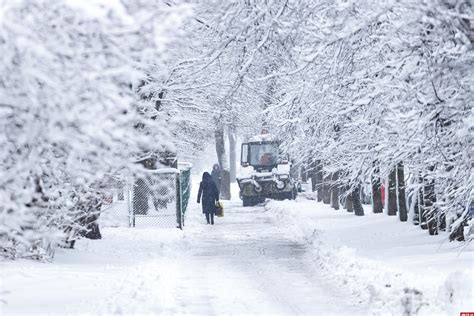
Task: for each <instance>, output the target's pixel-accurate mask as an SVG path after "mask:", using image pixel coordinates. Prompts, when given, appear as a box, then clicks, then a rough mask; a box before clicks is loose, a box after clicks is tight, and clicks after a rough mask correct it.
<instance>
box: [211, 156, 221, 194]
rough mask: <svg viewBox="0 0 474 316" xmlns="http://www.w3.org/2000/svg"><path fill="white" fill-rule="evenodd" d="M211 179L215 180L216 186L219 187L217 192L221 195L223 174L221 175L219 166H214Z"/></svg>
mask: <svg viewBox="0 0 474 316" xmlns="http://www.w3.org/2000/svg"><path fill="white" fill-rule="evenodd" d="M211 177H212V180H214V183H215V184H216V187H217V192H219V193H220V191H221V181H222V173H221V167H220V166H219V164H217V163H216V164H214V166H213V167H212V172H211ZM219 195H220V194H219Z"/></svg>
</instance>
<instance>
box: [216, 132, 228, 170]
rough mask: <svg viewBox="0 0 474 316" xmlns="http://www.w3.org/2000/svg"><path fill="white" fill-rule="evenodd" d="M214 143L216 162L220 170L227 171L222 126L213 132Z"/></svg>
mask: <svg viewBox="0 0 474 316" xmlns="http://www.w3.org/2000/svg"><path fill="white" fill-rule="evenodd" d="M214 136H215V142H216V153H217V161H218V162H219V166H220V167H221V170H223V169H227V160H226V155H225V141H224V128H223V127H222V126H220V127H218V128H217V129H216V131H215V134H214Z"/></svg>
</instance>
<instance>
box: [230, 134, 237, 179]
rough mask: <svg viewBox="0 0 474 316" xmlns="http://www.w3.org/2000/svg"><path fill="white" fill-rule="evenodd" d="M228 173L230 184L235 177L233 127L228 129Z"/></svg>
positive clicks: (235, 159)
mask: <svg viewBox="0 0 474 316" xmlns="http://www.w3.org/2000/svg"><path fill="white" fill-rule="evenodd" d="M228 137H229V165H230V166H229V172H230V182H235V177H236V165H237V154H236V151H235V147H236V139H235V127H233V126H230V127H229V135H228Z"/></svg>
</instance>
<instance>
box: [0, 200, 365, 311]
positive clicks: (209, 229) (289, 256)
mask: <svg viewBox="0 0 474 316" xmlns="http://www.w3.org/2000/svg"><path fill="white" fill-rule="evenodd" d="M236 203H237V202H235V203H234V202H230V204H228V205H227V207H226V216H225V217H224V218H221V219H217V223H216V225H214V226H207V225H204V224H203V219H202V218H201V214H198V213H199V211H198V210H197V209H196V208H195V207H193V209H192V210H191V211H192V213H193V214H190V216H189V219H188V225H187V227H186V230H185V231H184V232H180V231H178V230H172V231H171V230H170V231H163V230H161V231H160V230H158V231H157V230H153V229H128V228H108V229H105V230H104V239H103V240H101V241H82V242H81V243H80V244H79V246H78V250H62V251H61V252H60V253H59V254H58V256H57V259H56V262H55V263H53V264H38V263H32V262H21V263H20V264H19V263H18V262H17V263H16V264H14V265H10V264H9V263H8V271H9V273H8V275H3V276H2V279H3V280H5V282H4V283H5V285H6V288H7V289H8V290H9V291H10V294H9V295H7V297H6V300H7V301H8V303H9V304H8V305H7V306H4V308H5V309H4V312H5V314H6V315H9V314H15V313H27V314H29V313H31V312H35V313H48V314H49V313H56V314H63V313H68V314H76V313H86V314H107V313H110V314H125V313H127V314H138V313H140V314H165V315H168V314H200V315H220V314H233V315H243V314H245V315H249V314H285V315H333V314H341V313H342V314H348V313H350V314H352V315H353V314H365V313H364V312H363V311H362V310H361V309H360V307H358V305H359V304H358V303H357V302H355V301H351V299H350V298H348V297H347V296H345V295H343V293H341V292H339V291H338V290H337V289H335V288H334V287H333V286H332V285H330V282H329V281H328V280H327V279H326V277H325V276H322V275H319V272H318V270H317V268H316V267H315V265H314V262H313V261H312V260H311V256H310V254H309V251H310V250H309V249H307V248H306V246H305V244H303V243H302V242H301V241H296V240H294V239H293V238H292V236H291V233H290V231H288V230H287V229H286V227H285V226H284V225H282V223H279V222H278V221H277V220H275V218H274V215H273V216H270V214H267V212H265V209H264V207H262V206H258V207H252V208H242V207H240V206H238V204H236ZM313 256H314V253H313ZM4 264H7V263H4ZM26 302H27V303H26Z"/></svg>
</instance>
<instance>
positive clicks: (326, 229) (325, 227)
mask: <svg viewBox="0 0 474 316" xmlns="http://www.w3.org/2000/svg"><path fill="white" fill-rule="evenodd" d="M266 208H267V209H268V210H271V211H272V212H276V213H277V214H278V216H279V218H280V219H281V220H284V221H288V222H290V223H291V225H290V226H291V227H293V229H294V231H293V234H291V235H293V236H295V238H297V239H298V238H300V239H303V240H306V241H307V242H308V243H310V244H312V247H313V250H314V251H315V256H314V263H315V265H317V266H318V267H319V268H320V269H321V271H320V273H324V274H327V275H330V276H331V279H332V280H333V281H334V284H337V285H338V286H340V287H341V289H346V291H347V292H348V293H350V294H352V295H355V296H357V297H359V298H360V300H361V301H363V302H367V303H368V304H369V309H370V311H371V313H373V314H377V315H378V314H390V315H406V314H405V313H407V312H408V313H412V314H416V313H418V314H420V315H459V313H460V312H462V311H474V293H473V289H474V247H473V245H468V246H466V245H465V244H460V243H457V242H454V243H450V242H449V241H447V235H446V234H443V233H442V232H441V234H440V235H438V236H429V235H428V232H427V231H425V230H421V229H420V228H419V227H418V226H414V225H412V224H411V223H401V222H400V221H399V220H398V217H396V216H395V217H388V216H387V215H386V214H373V213H371V209H370V206H368V207H367V209H366V212H365V213H366V216H363V217H358V216H354V215H353V214H352V213H347V212H346V211H345V210H338V211H336V210H334V209H332V208H331V207H330V206H329V205H324V204H322V203H316V202H315V201H312V200H306V199H303V198H301V199H298V200H297V201H271V202H269V203H267V205H266Z"/></svg>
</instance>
